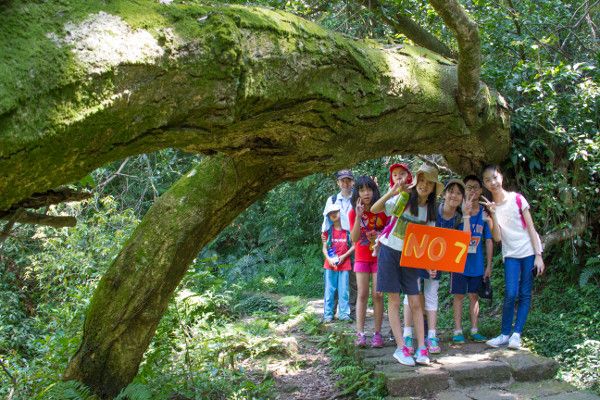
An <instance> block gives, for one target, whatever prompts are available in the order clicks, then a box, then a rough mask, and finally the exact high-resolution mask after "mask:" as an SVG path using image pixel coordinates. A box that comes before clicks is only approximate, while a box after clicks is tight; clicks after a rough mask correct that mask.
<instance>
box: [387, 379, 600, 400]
mask: <svg viewBox="0 0 600 400" xmlns="http://www.w3.org/2000/svg"><path fill="white" fill-rule="evenodd" d="M417 399H427V400H600V396H598V395H596V394H594V393H592V392H588V391H579V390H577V389H576V388H575V387H574V386H572V385H569V384H568V383H565V382H561V381H557V380H546V381H539V382H515V383H513V384H510V385H505V386H502V387H494V386H492V387H489V386H478V387H470V388H455V389H449V390H444V391H441V392H439V393H437V394H435V395H417V396H410V397H408V396H391V395H390V396H388V397H386V400H417Z"/></svg>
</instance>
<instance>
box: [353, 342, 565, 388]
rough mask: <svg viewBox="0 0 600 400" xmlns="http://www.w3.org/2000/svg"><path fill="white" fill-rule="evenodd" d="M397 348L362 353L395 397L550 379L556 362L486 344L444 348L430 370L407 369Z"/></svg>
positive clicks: (523, 351)
mask: <svg viewBox="0 0 600 400" xmlns="http://www.w3.org/2000/svg"><path fill="white" fill-rule="evenodd" d="M394 350H395V345H394V344H392V343H388V344H387V345H386V346H385V347H384V348H382V349H363V350H361V351H360V354H361V357H362V358H363V361H364V363H365V364H366V365H369V366H372V367H373V368H374V370H375V372H376V373H378V374H380V375H382V376H383V378H384V379H385V382H386V386H387V389H388V392H389V394H390V395H392V396H432V395H434V394H436V393H438V392H441V391H445V390H448V389H457V388H458V389H461V388H468V387H474V386H481V385H508V384H510V383H512V382H529V381H540V380H546V379H551V378H553V377H554V375H556V372H557V370H558V364H557V363H556V361H554V360H552V359H549V358H546V357H541V356H537V355H535V354H532V353H530V352H528V351H525V350H520V351H512V350H507V349H503V350H495V349H489V348H487V347H486V346H485V344H483V343H465V344H462V345H449V346H448V345H442V350H443V351H442V353H441V354H439V355H432V356H431V360H432V363H431V365H430V366H416V367H406V366H403V365H400V364H399V363H398V362H397V361H396V360H395V359H394V358H393V357H392V354H393V353H394Z"/></svg>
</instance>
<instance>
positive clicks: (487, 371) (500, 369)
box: [442, 360, 511, 386]
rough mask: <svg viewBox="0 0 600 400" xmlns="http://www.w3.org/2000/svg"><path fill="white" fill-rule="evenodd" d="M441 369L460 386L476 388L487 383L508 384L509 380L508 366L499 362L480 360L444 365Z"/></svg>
mask: <svg viewBox="0 0 600 400" xmlns="http://www.w3.org/2000/svg"><path fill="white" fill-rule="evenodd" d="M442 368H443V369H444V370H446V371H448V373H449V374H450V376H451V377H452V379H454V381H455V382H456V384H457V385H460V386H477V385H483V384H487V383H498V382H508V381H510V379H511V373H510V368H509V367H508V365H506V364H504V363H501V362H499V361H489V360H482V361H477V362H470V363H457V364H446V365H443V366H442Z"/></svg>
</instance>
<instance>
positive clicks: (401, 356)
mask: <svg viewBox="0 0 600 400" xmlns="http://www.w3.org/2000/svg"><path fill="white" fill-rule="evenodd" d="M394 358H395V359H396V360H397V361H398V362H399V363H400V364H402V365H408V366H409V367H414V366H415V360H414V358H412V356H411V355H410V351H409V349H408V347H406V346H403V347H401V348H397V349H396V351H395V352H394Z"/></svg>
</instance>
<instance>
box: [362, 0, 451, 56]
mask: <svg viewBox="0 0 600 400" xmlns="http://www.w3.org/2000/svg"><path fill="white" fill-rule="evenodd" d="M361 4H362V5H363V6H365V7H367V8H369V9H370V10H371V11H373V12H374V13H375V14H377V16H379V18H381V19H382V20H383V21H384V22H385V23H386V24H387V25H388V26H390V27H391V28H392V29H394V30H395V31H396V32H398V33H401V34H403V35H405V36H406V37H407V38H409V39H410V40H412V41H413V42H414V43H415V44H417V45H419V46H422V47H424V48H426V49H428V50H431V51H433V52H435V53H438V54H440V55H442V56H444V57H448V58H450V59H455V58H456V54H454V52H452V50H450V48H448V46H446V45H445V44H444V43H443V42H442V41H441V40H439V39H438V38H436V37H435V36H434V35H432V34H431V33H429V32H428V31H426V30H425V29H423V27H422V26H420V25H419V24H417V23H416V22H415V21H413V20H412V19H411V18H410V17H409V16H406V15H403V14H400V13H396V14H395V15H394V16H393V17H390V16H388V15H387V13H386V11H385V8H384V6H383V4H381V3H380V2H379V1H378V0H361Z"/></svg>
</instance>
